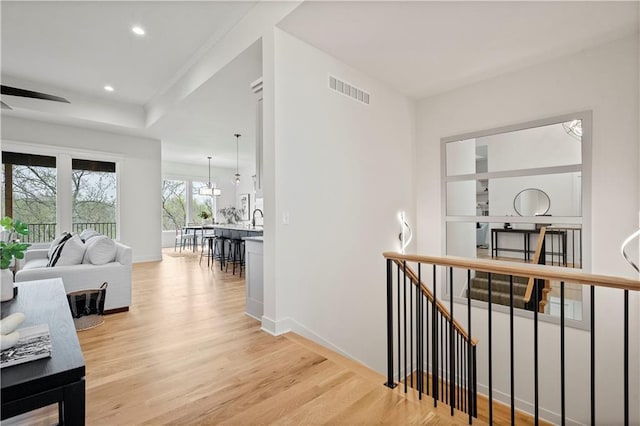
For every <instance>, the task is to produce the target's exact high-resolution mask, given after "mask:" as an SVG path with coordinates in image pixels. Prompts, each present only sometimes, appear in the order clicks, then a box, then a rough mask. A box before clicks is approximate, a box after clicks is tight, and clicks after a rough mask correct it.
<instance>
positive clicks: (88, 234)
mask: <svg viewBox="0 0 640 426" xmlns="http://www.w3.org/2000/svg"><path fill="white" fill-rule="evenodd" d="M98 235H102V234H101V233H99V232H98V231H96V230H94V229H91V228H87V229H85V230H84V231H82V232H81V233H80V239H81V240H82V241H84V242H85V243H86V242H87V240H88V239H90V238H93V237H97V236H98Z"/></svg>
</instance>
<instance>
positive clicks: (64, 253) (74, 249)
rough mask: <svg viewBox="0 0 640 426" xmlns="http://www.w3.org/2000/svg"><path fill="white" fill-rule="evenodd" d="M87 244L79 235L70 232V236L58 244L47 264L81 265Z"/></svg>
mask: <svg viewBox="0 0 640 426" xmlns="http://www.w3.org/2000/svg"><path fill="white" fill-rule="evenodd" d="M85 249H86V248H85V245H84V243H83V242H82V240H81V239H80V237H79V236H77V235H71V234H68V238H66V239H63V241H62V242H61V243H60V244H58V245H57V246H56V248H55V249H54V250H53V253H52V254H51V258H50V259H49V263H47V266H68V265H79V264H80V263H82V258H83V257H84V252H85Z"/></svg>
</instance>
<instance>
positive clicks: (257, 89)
mask: <svg viewBox="0 0 640 426" xmlns="http://www.w3.org/2000/svg"><path fill="white" fill-rule="evenodd" d="M251 90H253V93H255V94H256V174H255V181H254V190H255V192H256V198H262V161H263V160H262V157H263V155H262V77H260V78H259V79H257V80H256V81H254V82H253V83H251Z"/></svg>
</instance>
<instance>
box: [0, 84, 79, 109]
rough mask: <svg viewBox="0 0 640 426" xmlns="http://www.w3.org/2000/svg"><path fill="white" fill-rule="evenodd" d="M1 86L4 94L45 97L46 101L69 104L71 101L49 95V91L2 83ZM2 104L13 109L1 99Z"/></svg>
mask: <svg viewBox="0 0 640 426" xmlns="http://www.w3.org/2000/svg"><path fill="white" fill-rule="evenodd" d="M0 88H1V89H2V91H1V94H2V95H7V96H19V97H21V98H32V99H43V100H45V101H54V102H64V103H67V104H69V103H71V102H69V101H68V100H66V99H65V98H62V97H60V96H55V95H49V94H47V93H42V92H33V91H31V90H25V89H19V88H17V87H10V86H2V85H0ZM0 104H1V106H2V109H12V108H11V107H10V106H9V105H7V104H6V103H4V102H3V101H0Z"/></svg>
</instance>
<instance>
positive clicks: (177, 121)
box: [0, 1, 639, 167]
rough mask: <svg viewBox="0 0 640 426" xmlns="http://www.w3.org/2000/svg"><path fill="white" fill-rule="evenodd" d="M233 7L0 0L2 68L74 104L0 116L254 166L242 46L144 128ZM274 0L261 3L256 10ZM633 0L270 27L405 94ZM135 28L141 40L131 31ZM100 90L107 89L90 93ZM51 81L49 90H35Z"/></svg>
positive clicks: (19, 102)
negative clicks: (144, 139) (139, 138)
mask: <svg viewBox="0 0 640 426" xmlns="http://www.w3.org/2000/svg"><path fill="white" fill-rule="evenodd" d="M255 4H256V2H255V1H253V2H243V1H230V2H218V1H202V2H190V1H177V2H165V1H141V2H129V1H123V2H109V1H75V2H57V1H43V2H26V1H25V2H10V1H1V2H0V8H1V12H2V22H1V23H2V27H1V43H2V76H3V78H4V79H5V80H4V81H6V82H7V83H11V82H14V81H15V82H16V84H18V82H20V83H21V82H29V81H31V82H33V84H32V85H31V86H22V85H21V86H19V87H24V88H28V89H29V88H30V89H32V90H41V91H45V92H48V93H52V94H61V95H63V96H67V95H68V97H69V99H70V100H72V104H71V105H68V104H58V103H46V102H41V101H33V100H25V99H19V98H11V102H8V103H10V105H12V106H13V107H15V110H14V111H9V112H6V111H3V112H2V114H7V115H12V116H23V117H31V118H34V119H40V120H45V121H55V122H67V123H68V124H71V125H82V126H88V127H95V128H100V129H107V130H110V131H115V132H122V133H129V134H136V135H143V136H148V137H155V138H158V139H160V140H162V141H163V158H164V159H165V160H169V161H176V162H183V163H197V164H204V162H205V161H206V157H207V156H208V155H213V157H214V159H213V164H214V165H217V166H223V167H224V166H227V167H234V166H235V143H234V138H233V134H234V133H237V132H238V133H241V134H242V135H243V136H242V137H241V139H240V160H241V163H245V164H247V165H249V164H251V163H252V162H253V151H252V150H253V140H254V132H255V96H254V94H253V93H252V92H251V90H250V88H249V84H250V83H251V82H252V81H253V80H255V79H256V78H258V77H259V76H260V75H261V62H262V60H261V59H262V58H261V48H260V45H259V43H256V44H254V45H253V46H251V47H250V48H249V49H247V51H245V52H244V53H242V54H241V55H240V56H238V57H237V58H236V59H235V60H234V61H232V62H231V63H230V64H229V65H227V66H226V67H224V68H223V69H222V70H221V71H219V72H218V73H217V74H216V75H214V76H213V77H212V78H210V79H209V80H208V81H207V82H205V83H204V84H202V85H201V86H200V87H198V88H197V89H196V90H195V91H193V92H192V93H191V94H190V95H189V96H187V97H186V98H184V99H183V100H182V101H180V102H179V103H177V104H175V105H174V106H173V107H172V108H170V109H168V112H167V113H166V114H165V115H163V116H162V117H161V118H160V119H158V120H157V121H156V122H154V124H153V125H152V126H151V127H146V125H145V109H144V108H143V107H144V106H145V104H146V106H147V107H148V105H149V102H150V101H152V100H153V99H154V98H156V97H158V96H159V95H161V94H162V93H163V91H165V90H166V89H167V88H169V87H171V86H172V85H173V84H176V85H179V83H180V82H181V80H180V77H181V76H184V77H183V79H188V76H187V74H185V71H186V70H187V69H188V68H189V66H191V65H193V64H195V63H197V62H198V61H199V60H202V61H203V62H205V60H204V59H203V58H204V57H205V52H209V53H211V52H214V54H215V53H216V51H215V49H216V42H219V41H220V40H222V39H223V37H224V35H225V34H226V33H227V32H228V31H229V30H230V29H231V28H232V27H233V26H234V25H235V24H236V23H237V22H238V21H239V20H240V19H241V18H242V17H243V16H246V14H247V13H248V12H254V11H255V10H256V9H252V7H253V6H254V5H255ZM269 4H273V5H275V4H276V3H266V4H265V5H264V6H265V7H266V8H267V9H268V5H269ZM638 5H639V4H638V2H625V3H613V2H473V1H472V2H430V1H425V2H399V1H394V2H314V1H307V2H305V3H303V4H302V5H301V6H299V7H298V8H297V9H295V10H294V11H293V12H292V13H291V14H290V15H289V16H288V17H287V18H285V19H284V20H283V21H282V22H281V23H280V24H279V25H280V26H281V27H282V28H283V29H284V30H285V31H288V32H290V33H292V34H293V35H295V36H297V37H299V38H301V39H302V40H305V41H307V42H308V43H310V44H312V45H315V46H317V47H318V48H320V49H322V50H324V51H326V52H328V53H329V54H331V55H333V56H335V57H337V58H338V59H341V60H342V61H343V62H345V63H347V64H349V65H351V66H353V67H354V68H357V69H360V70H362V71H364V72H365V73H368V74H369V75H371V76H373V77H375V78H378V79H380V80H382V81H385V82H387V83H388V84H390V85H391V86H393V87H396V88H397V89H398V90H400V91H401V92H403V93H405V94H407V95H408V96H412V97H415V98H421V97H425V96H428V95H431V94H435V93H439V92H443V91H446V90H450V89H453V88H456V87H460V86H463V85H466V84H470V83H473V82H475V81H479V80H482V79H484V78H489V77H492V76H495V75H499V74H501V73H504V72H507V71H510V70H513V69H517V68H521V67H526V66H528V65H531V64H533V63H536V62H541V61H544V60H546V59H551V58H553V57H554V56H558V55H562V54H567V53H571V52H575V51H578V50H580V49H584V48H587V47H590V46H593V45H596V44H599V43H603V42H606V41H608V40H613V39H616V38H620V37H623V36H625V35H628V34H631V33H633V32H634V31H637V29H638ZM134 24H139V25H142V26H144V28H145V29H146V31H147V35H146V36H145V37H143V38H138V37H136V36H135V35H134V34H133V33H132V32H131V30H130V27H131V26H132V25H134ZM105 84H111V85H113V86H114V87H115V88H116V91H115V92H114V93H111V94H108V93H106V92H104V90H103V89H102V87H103V86H104V85H105ZM56 87H57V88H60V92H56V91H48V90H45V89H47V88H56Z"/></svg>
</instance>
